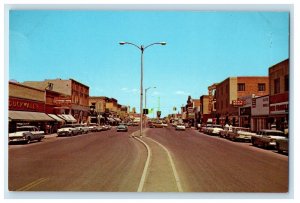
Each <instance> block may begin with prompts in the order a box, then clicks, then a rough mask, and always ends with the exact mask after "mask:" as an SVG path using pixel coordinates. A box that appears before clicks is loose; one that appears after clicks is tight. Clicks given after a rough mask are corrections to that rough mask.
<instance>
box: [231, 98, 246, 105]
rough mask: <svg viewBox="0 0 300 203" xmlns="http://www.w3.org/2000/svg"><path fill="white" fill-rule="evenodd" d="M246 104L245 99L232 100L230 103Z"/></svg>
mask: <svg viewBox="0 0 300 203" xmlns="http://www.w3.org/2000/svg"><path fill="white" fill-rule="evenodd" d="M245 104H246V102H245V100H240V99H237V100H232V105H233V106H244V105H245Z"/></svg>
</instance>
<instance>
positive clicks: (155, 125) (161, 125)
mask: <svg viewBox="0 0 300 203" xmlns="http://www.w3.org/2000/svg"><path fill="white" fill-rule="evenodd" d="M153 126H154V128H163V127H164V126H163V123H160V122H156V123H153Z"/></svg>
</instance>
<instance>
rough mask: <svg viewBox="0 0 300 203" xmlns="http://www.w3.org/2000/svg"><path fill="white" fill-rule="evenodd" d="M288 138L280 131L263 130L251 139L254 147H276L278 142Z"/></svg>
mask: <svg viewBox="0 0 300 203" xmlns="http://www.w3.org/2000/svg"><path fill="white" fill-rule="evenodd" d="M285 139H287V137H286V136H285V134H284V133H283V132H282V131H280V130H267V129H264V130H261V131H259V132H258V133H257V134H256V135H253V136H252V137H251V142H252V144H253V145H254V146H258V147H264V148H269V147H273V148H275V147H276V141H279V140H285Z"/></svg>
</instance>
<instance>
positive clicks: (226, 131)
mask: <svg viewBox="0 0 300 203" xmlns="http://www.w3.org/2000/svg"><path fill="white" fill-rule="evenodd" d="M230 132H232V126H229V125H225V126H224V129H223V130H220V133H219V136H220V137H223V138H227V136H228V134H229V133H230Z"/></svg>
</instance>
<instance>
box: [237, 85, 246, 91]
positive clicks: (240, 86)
mask: <svg viewBox="0 0 300 203" xmlns="http://www.w3.org/2000/svg"><path fill="white" fill-rule="evenodd" d="M238 91H245V83H238Z"/></svg>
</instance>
